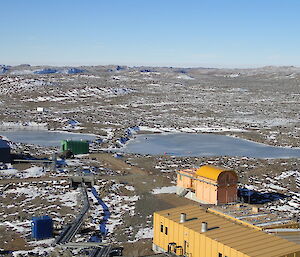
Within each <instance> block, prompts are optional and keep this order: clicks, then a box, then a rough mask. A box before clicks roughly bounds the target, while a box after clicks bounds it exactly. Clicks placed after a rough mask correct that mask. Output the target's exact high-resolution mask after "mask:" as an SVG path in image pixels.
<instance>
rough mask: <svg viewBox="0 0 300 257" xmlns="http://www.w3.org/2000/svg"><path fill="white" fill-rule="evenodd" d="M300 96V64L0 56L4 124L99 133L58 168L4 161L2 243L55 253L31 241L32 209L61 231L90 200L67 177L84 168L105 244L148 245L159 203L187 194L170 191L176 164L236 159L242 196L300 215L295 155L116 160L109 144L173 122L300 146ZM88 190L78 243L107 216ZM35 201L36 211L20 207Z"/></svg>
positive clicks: (129, 248)
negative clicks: (47, 60) (131, 63)
mask: <svg viewBox="0 0 300 257" xmlns="http://www.w3.org/2000/svg"><path fill="white" fill-rule="evenodd" d="M299 100H300V68H296V67H263V68H258V69H208V68H193V69H188V68H171V67H125V66H94V67H77V68H73V67H43V66H40V67H31V66H29V65H21V66H15V67H9V66H2V67H1V68H0V128H1V129H2V130H4V129H7V128H9V127H20V128H24V127H26V128H29V129H30V127H34V128H35V129H45V128H47V129H50V130H64V131H72V132H82V133H91V134H95V135H97V140H95V141H94V142H92V144H91V152H93V153H92V154H90V155H87V156H77V157H76V158H75V159H73V160H68V161H66V162H64V163H62V164H61V166H59V167H58V169H57V171H56V172H54V171H51V170H50V169H49V168H48V167H45V169H43V168H42V167H41V166H39V165H37V166H35V165H29V166H22V165H19V166H18V165H17V166H15V165H14V167H1V170H0V174H1V180H0V182H1V183H2V186H1V188H0V190H2V189H3V188H4V187H5V184H6V183H11V182H12V181H13V180H14V179H15V183H14V184H13V186H12V187H10V188H8V189H7V190H5V191H4V192H3V194H1V195H0V198H1V201H0V202H1V205H0V213H1V215H2V218H1V220H0V231H2V232H1V233H0V235H4V238H8V239H7V241H3V243H2V244H0V248H2V249H6V250H7V249H10V250H23V251H19V252H18V251H15V252H14V254H15V255H16V256H17V255H18V254H19V255H21V254H23V255H24V256H27V255H28V254H29V253H30V254H31V255H33V254H35V255H36V256H39V255H42V254H50V253H52V254H54V248H53V247H52V243H53V240H48V241H47V240H43V242H40V243H38V242H32V240H31V239H30V218H31V216H32V215H42V214H50V213H51V215H52V217H53V218H54V220H55V222H56V224H55V226H56V233H57V234H58V233H59V232H60V231H61V228H62V226H63V224H64V223H65V222H68V221H69V220H71V219H72V218H74V217H75V215H76V214H77V212H78V208H77V207H75V206H80V205H81V203H82V201H81V200H82V199H81V196H80V192H79V191H78V190H77V191H76V190H72V189H71V188H70V187H69V186H68V176H69V175H74V172H76V171H78V170H83V169H88V170H90V172H91V173H92V174H94V175H95V177H96V181H97V183H96V186H95V188H96V189H97V191H98V193H99V194H100V196H101V197H102V199H103V201H104V202H105V203H106V204H107V206H108V208H109V209H110V210H111V217H110V219H109V221H108V224H107V228H108V230H109V234H108V236H107V238H105V240H106V241H105V242H110V243H114V244H115V245H121V246H123V247H124V248H125V249H124V254H125V256H142V255H146V254H150V253H151V237H152V213H153V212H154V211H156V210H161V209H166V208H169V207H172V206H178V205H184V204H186V203H187V201H188V200H186V199H182V198H178V197H177V196H175V195H174V194H173V192H174V188H173V186H174V184H175V181H176V175H175V171H176V170H178V169H182V168H188V167H195V166H200V165H203V164H207V163H208V164H213V165H219V166H225V167H227V168H231V169H234V170H236V171H237V173H238V175H239V181H240V185H239V186H240V188H241V189H242V190H243V192H247V193H249V194H250V195H251V197H250V198H246V199H245V200H249V201H250V202H251V203H256V204H264V205H263V208H266V209H268V210H271V211H274V212H283V213H284V214H285V215H287V216H289V217H292V218H295V219H299V214H298V210H299V207H300V201H299V196H300V173H299V168H298V167H299V164H300V160H299V158H293V159H292V158H290V159H254V158H246V157H234V156H233V157H228V156H216V157H201V158H200V157H175V156H167V155H164V156H149V155H138V154H124V155H122V156H121V157H120V158H119V157H118V158H115V157H113V156H114V153H103V151H104V152H107V151H108V152H109V150H112V148H116V147H120V146H122V145H123V144H125V143H126V142H127V140H128V139H131V138H133V137H134V133H160V132H165V131H168V132H175V131H176V132H180V131H181V132H188V133H201V132H204V133H218V134H224V135H231V136H236V137H241V138H245V139H249V140H253V141H255V142H260V143H266V144H269V145H276V146H287V147H299V143H300V142H299V136H300V128H299V113H300V105H299V102H300V101H299ZM0 135H1V133H0ZM12 148H13V151H14V152H19V153H20V152H23V153H24V152H25V153H27V154H31V155H33V156H35V157H50V156H51V154H52V152H53V151H55V150H57V149H55V148H53V147H41V146H35V145H31V144H21V143H14V144H13V145H12ZM20 179H23V180H24V181H20ZM49 194H50V195H51V196H49ZM63 195H64V197H63ZM68 195H69V196H70V197H69V198H68V197H67V196H68ZM88 195H89V199H90V201H91V203H93V204H92V207H91V210H90V212H89V213H88V216H87V219H86V221H85V223H84V226H83V228H82V230H81V231H79V234H78V235H77V236H76V238H75V241H87V240H89V238H90V237H91V236H92V235H93V234H94V233H95V232H97V230H98V224H99V223H100V221H101V217H102V208H101V206H99V205H97V204H96V202H95V200H93V195H92V194H91V193H90V192H89V193H88ZM12 199H13V200H12ZM24 199H26V201H24ZM41 199H43V200H44V201H41ZM54 205H56V206H60V208H59V209H57V208H56V207H55V206H54ZM29 208H31V209H32V210H31V212H27V213H26V212H24V210H25V209H29ZM13 221H14V222H15V225H12V222H13ZM16 240H17V241H16ZM12 242H15V243H12ZM16 242H18V243H16ZM15 246H17V247H15ZM133 246H134V247H133ZM55 251H56V250H55ZM82 254H83V253H82V252H81V253H79V252H76V251H73V252H72V251H71V252H70V256H76V255H77V256H82Z"/></svg>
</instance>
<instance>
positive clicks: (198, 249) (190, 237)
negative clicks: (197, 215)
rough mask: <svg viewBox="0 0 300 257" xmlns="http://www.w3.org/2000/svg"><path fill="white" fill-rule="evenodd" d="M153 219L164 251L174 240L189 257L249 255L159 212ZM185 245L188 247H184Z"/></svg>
mask: <svg viewBox="0 0 300 257" xmlns="http://www.w3.org/2000/svg"><path fill="white" fill-rule="evenodd" d="M178 215H179V214H178ZM153 219H154V238H153V243H154V244H155V245H157V246H159V247H160V248H162V249H164V251H167V250H168V245H169V243H173V242H174V243H176V244H177V246H182V248H183V250H186V255H187V256H188V257H210V256H212V257H218V254H219V253H222V254H223V257H225V256H228V257H248V256H247V255H244V254H243V253H240V252H238V251H236V250H235V249H232V248H230V247H228V246H225V245H223V244H222V243H220V242H217V241H214V240H212V239H210V238H208V237H206V236H205V235H204V234H201V233H198V232H195V231H194V230H192V229H188V228H186V227H184V226H183V225H182V224H179V223H177V222H174V221H171V220H169V219H167V218H164V217H162V216H160V215H158V214H157V213H154V218H153ZM161 225H163V232H160V231H161V230H160V229H161V228H160V226H161ZM166 227H167V229H168V234H167V235H166V233H165V229H166ZM185 241H186V244H185ZM185 245H186V249H184V246H185ZM288 257H290V256H288ZM297 257H298V256H297Z"/></svg>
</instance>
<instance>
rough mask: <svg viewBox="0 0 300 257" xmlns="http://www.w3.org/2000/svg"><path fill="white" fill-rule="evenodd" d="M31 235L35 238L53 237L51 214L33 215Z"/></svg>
mask: <svg viewBox="0 0 300 257" xmlns="http://www.w3.org/2000/svg"><path fill="white" fill-rule="evenodd" d="M31 235H32V238H35V239H38V240H39V239H46V238H51V237H53V221H52V219H51V218H50V217H49V216H41V217H32V221H31Z"/></svg>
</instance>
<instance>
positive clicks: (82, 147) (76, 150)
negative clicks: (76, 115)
mask: <svg viewBox="0 0 300 257" xmlns="http://www.w3.org/2000/svg"><path fill="white" fill-rule="evenodd" d="M61 150H62V152H63V151H66V150H70V151H72V153H73V154H85V153H88V152H89V142H88V141H73V140H63V141H61Z"/></svg>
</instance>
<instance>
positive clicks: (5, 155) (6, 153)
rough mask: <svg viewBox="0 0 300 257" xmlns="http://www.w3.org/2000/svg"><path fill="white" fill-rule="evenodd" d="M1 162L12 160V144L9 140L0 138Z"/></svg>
mask: <svg viewBox="0 0 300 257" xmlns="http://www.w3.org/2000/svg"><path fill="white" fill-rule="evenodd" d="M0 162H4V163H7V162H11V157H10V146H9V144H8V142H7V141H5V140H2V139H0Z"/></svg>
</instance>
